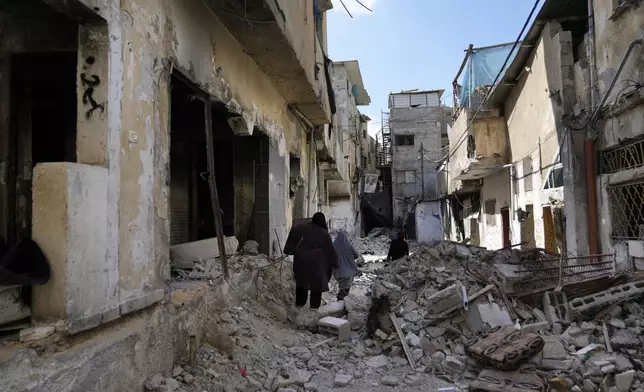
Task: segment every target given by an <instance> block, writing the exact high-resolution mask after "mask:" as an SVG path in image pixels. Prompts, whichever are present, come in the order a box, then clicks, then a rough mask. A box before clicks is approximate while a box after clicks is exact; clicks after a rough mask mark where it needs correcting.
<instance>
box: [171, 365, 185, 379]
mask: <svg viewBox="0 0 644 392" xmlns="http://www.w3.org/2000/svg"><path fill="white" fill-rule="evenodd" d="M181 373H183V368H182V367H181V366H175V367H174V368H173V369H172V377H179V376H180V375H181Z"/></svg>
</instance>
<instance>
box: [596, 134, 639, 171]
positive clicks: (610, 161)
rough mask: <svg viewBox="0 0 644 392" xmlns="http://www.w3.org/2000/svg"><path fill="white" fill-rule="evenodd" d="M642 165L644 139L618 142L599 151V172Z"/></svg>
mask: <svg viewBox="0 0 644 392" xmlns="http://www.w3.org/2000/svg"><path fill="white" fill-rule="evenodd" d="M640 166H644V140H638V141H635V142H631V143H625V144H620V145H619V146H617V147H613V148H609V149H606V150H603V151H601V152H600V170H601V173H600V174H611V173H616V172H618V171H620V170H628V169H634V168H636V167H640Z"/></svg>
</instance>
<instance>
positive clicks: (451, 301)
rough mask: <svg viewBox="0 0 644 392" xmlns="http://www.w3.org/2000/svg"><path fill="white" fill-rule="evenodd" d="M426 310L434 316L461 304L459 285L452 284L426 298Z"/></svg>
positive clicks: (461, 294)
mask: <svg viewBox="0 0 644 392" xmlns="http://www.w3.org/2000/svg"><path fill="white" fill-rule="evenodd" d="M427 302H428V305H427V310H428V311H429V312H430V313H431V314H434V315H437V314H440V313H442V312H444V311H446V310H448V309H450V308H453V307H455V306H461V305H462V304H463V289H462V286H461V285H460V284H453V285H451V286H449V287H447V288H445V289H443V290H441V291H439V292H437V293H434V294H432V295H431V296H429V297H428V298H427Z"/></svg>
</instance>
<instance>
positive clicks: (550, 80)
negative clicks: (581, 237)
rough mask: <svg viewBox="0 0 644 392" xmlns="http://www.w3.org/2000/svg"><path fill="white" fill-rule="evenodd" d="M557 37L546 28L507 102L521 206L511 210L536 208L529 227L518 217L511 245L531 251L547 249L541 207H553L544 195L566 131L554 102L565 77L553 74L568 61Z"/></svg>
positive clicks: (518, 203) (513, 218)
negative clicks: (520, 244)
mask: <svg viewBox="0 0 644 392" xmlns="http://www.w3.org/2000/svg"><path fill="white" fill-rule="evenodd" d="M556 31H557V30H556V29H555V30H554V32H556ZM552 32H553V31H551V30H550V29H545V30H544V33H542V35H541V38H540V39H539V41H538V43H537V44H536V45H535V48H534V50H533V52H532V54H531V55H530V57H529V59H528V60H527V62H526V67H527V68H526V69H529V71H526V72H523V73H522V76H521V77H520V78H519V80H518V81H517V84H516V86H515V87H514V88H513V90H512V92H511V93H510V96H509V97H508V99H507V101H506V103H505V117H506V121H507V127H508V137H509V149H510V151H511V162H512V163H513V164H514V165H515V168H516V169H515V173H514V175H515V181H514V183H513V192H514V194H516V199H515V200H516V202H515V204H514V205H513V206H512V210H513V212H515V211H517V210H518V209H519V208H520V209H522V210H523V211H527V209H528V206H532V216H531V217H530V218H529V219H528V220H527V221H526V222H519V221H518V220H517V218H516V216H515V214H513V216H512V218H511V220H512V228H513V230H512V243H515V244H516V243H521V242H524V241H528V242H530V244H529V246H532V247H535V246H536V247H539V248H544V247H545V238H544V222H543V210H542V206H543V205H548V204H549V200H548V199H547V198H544V197H543V196H544V195H543V193H542V192H541V190H542V188H543V185H544V183H545V180H546V179H547V175H548V174H549V173H550V170H551V169H552V167H553V165H554V164H555V162H556V159H557V156H558V154H559V141H560V140H563V139H564V138H565V137H566V132H567V131H566V129H563V128H562V127H561V121H560V118H558V117H556V116H559V115H560V113H559V112H558V109H557V108H556V107H555V106H556V101H555V100H553V98H552V97H553V94H559V93H560V91H561V89H562V88H563V86H562V85H561V77H559V78H557V77H555V75H553V71H552V70H553V69H555V68H557V67H560V66H561V63H562V61H563V60H562V56H561V53H560V51H558V50H557V49H558V46H557V44H556V43H555V42H558V41H559V40H560V39H561V37H560V35H559V34H556V35H554V36H551V34H552ZM553 41H554V42H553ZM570 56H571V57H572V53H570ZM567 60H568V59H566V61H567ZM544 86H547V88H545V89H544ZM528 184H529V185H530V186H528ZM526 225H533V227H531V228H529V227H525V226H526ZM522 233H523V234H526V233H531V234H532V238H523V237H524V235H523V234H522Z"/></svg>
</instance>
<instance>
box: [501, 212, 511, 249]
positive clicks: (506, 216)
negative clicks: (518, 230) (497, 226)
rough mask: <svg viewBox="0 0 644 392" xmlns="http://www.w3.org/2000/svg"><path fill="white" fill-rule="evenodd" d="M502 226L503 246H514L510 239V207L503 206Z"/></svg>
mask: <svg viewBox="0 0 644 392" xmlns="http://www.w3.org/2000/svg"><path fill="white" fill-rule="evenodd" d="M501 227H502V230H503V247H504V248H509V247H510V246H512V242H511V240H510V209H509V208H507V207H505V208H501Z"/></svg>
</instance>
